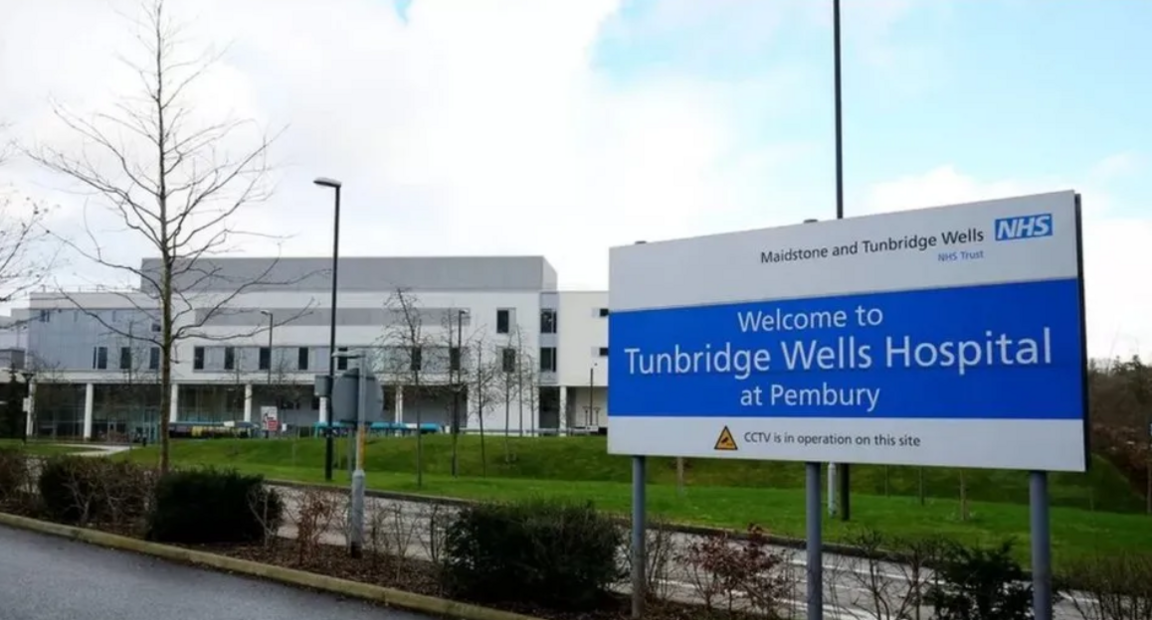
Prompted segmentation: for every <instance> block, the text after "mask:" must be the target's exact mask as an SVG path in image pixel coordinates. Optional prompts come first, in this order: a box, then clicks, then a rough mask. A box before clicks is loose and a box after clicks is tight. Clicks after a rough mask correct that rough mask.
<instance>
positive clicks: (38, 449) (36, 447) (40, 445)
mask: <svg viewBox="0 0 1152 620" xmlns="http://www.w3.org/2000/svg"><path fill="white" fill-rule="evenodd" d="M5 448H6V449H12V450H22V451H24V452H26V453H28V454H31V455H34V456H55V455H57V454H77V453H80V452H92V451H94V449H93V448H86V447H84V446H68V445H59V444H52V443H44V442H41V441H29V442H28V443H27V444H24V442H22V441H20V440H19V439H0V449H5Z"/></svg>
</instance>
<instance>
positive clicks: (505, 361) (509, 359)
mask: <svg viewBox="0 0 1152 620" xmlns="http://www.w3.org/2000/svg"><path fill="white" fill-rule="evenodd" d="M500 361H501V362H502V365H501V366H502V369H503V371H504V372H516V349H513V348H511V347H508V348H505V349H504V351H503V356H502V359H501V360H500Z"/></svg>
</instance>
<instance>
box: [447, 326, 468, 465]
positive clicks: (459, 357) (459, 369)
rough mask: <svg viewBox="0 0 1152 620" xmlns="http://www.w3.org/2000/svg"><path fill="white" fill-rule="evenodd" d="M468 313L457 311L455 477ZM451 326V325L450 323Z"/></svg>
mask: <svg viewBox="0 0 1152 620" xmlns="http://www.w3.org/2000/svg"><path fill="white" fill-rule="evenodd" d="M467 315H468V311H467V310H464V309H463V308H461V309H459V310H457V311H456V382H455V385H454V386H453V387H452V477H453V478H455V477H456V475H457V474H458V473H459V471H458V470H459V452H458V450H457V449H456V446H457V442H459V440H460V390H462V389H464V386H463V382H462V381H461V380H460V377H461V376H462V373H463V372H464V317H465V316H467ZM449 328H451V325H449ZM448 340H449V343H451V340H452V333H451V332H449V333H448ZM448 351H449V354H448V355H449V357H451V355H452V354H451V351H452V349H451V347H449V349H448ZM448 361H449V369H448V370H449V372H451V371H452V368H451V362H452V360H451V359H449V360H448Z"/></svg>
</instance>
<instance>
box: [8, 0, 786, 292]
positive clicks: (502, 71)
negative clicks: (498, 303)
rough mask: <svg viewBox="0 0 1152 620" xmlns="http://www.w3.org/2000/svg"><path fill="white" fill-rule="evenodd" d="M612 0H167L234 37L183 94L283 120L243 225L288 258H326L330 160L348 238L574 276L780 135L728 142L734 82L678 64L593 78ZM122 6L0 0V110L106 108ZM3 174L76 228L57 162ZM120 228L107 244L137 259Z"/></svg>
mask: <svg viewBox="0 0 1152 620" xmlns="http://www.w3.org/2000/svg"><path fill="white" fill-rule="evenodd" d="M617 4H618V2H617V0H579V1H570V0H551V1H546V0H486V1H481V0H469V2H458V1H456V0H419V1H417V2H414V3H413V4H412V5H411V8H410V9H409V12H408V15H407V18H408V23H407V24H404V23H403V22H402V21H401V20H400V19H398V17H397V16H396V15H395V13H394V12H393V10H392V7H391V6H390V3H388V2H381V1H379V0H332V1H330V2H323V3H320V2H312V1H308V2H305V1H304V0H275V1H273V0H247V1H245V2H234V1H225V0H203V1H199V2H198V1H196V0H176V1H171V2H170V5H171V7H172V10H173V12H175V13H178V16H179V17H180V18H188V17H191V18H193V22H192V25H191V29H190V30H189V32H188V38H190V39H193V40H195V41H197V42H200V43H204V42H217V43H228V42H231V47H230V49H229V52H228V54H227V55H226V57H225V58H224V60H223V62H222V63H221V64H219V65H218V66H217V68H216V70H215V71H213V72H212V73H211V74H210V78H209V79H208V80H206V81H205V82H203V83H202V84H201V88H200V89H199V91H198V92H197V97H196V102H197V106H203V107H202V109H201V112H204V113H207V114H222V113H227V112H233V113H234V114H235V115H237V116H247V117H253V118H255V119H257V120H258V121H260V122H261V124H263V125H264V126H266V127H269V128H273V129H274V128H277V127H280V126H283V125H288V131H287V133H286V134H285V135H284V137H283V139H282V141H281V142H280V143H279V144H278V145H277V148H276V149H275V150H274V151H273V154H274V155H275V156H276V158H277V159H278V160H279V161H281V162H282V163H283V167H282V168H281V169H280V170H279V174H278V177H277V181H278V186H279V191H278V193H277V195H276V196H275V197H274V199H273V200H272V201H270V202H269V203H267V204H266V205H262V206H260V207H259V208H258V209H253V210H251V211H249V212H248V213H247V215H246V216H245V218H244V227H246V228H248V229H257V230H260V231H262V232H269V233H275V234H280V235H294V236H293V237H292V238H291V239H290V240H289V241H288V242H287V243H285V244H284V247H283V252H285V253H288V254H311V255H322V254H326V253H328V252H329V248H330V243H331V241H330V232H329V231H330V223H331V220H330V215H329V214H330V210H329V204H330V196H329V195H328V194H327V193H325V192H324V191H322V190H319V189H317V188H315V187H313V186H312V184H311V179H312V178H313V177H315V176H318V175H325V176H335V177H338V178H341V179H342V180H343V181H344V182H345V193H344V198H345V201H344V212H343V214H342V228H343V230H342V233H341V246H342V251H343V252H344V253H345V254H349V255H353V254H360V255H366V254H401V255H403V254H510V253H533V254H537V253H538V254H544V255H546V256H548V257H549V259H550V260H551V261H552V262H553V263H554V264H555V265H556V266H557V269H558V271H559V272H560V276H561V282H562V284H563V285H566V286H575V287H590V286H603V285H604V283H605V281H606V279H607V251H606V250H607V248H608V247H609V246H610V245H614V244H619V243H628V242H631V241H632V240H634V239H637V238H660V237H668V236H680V235H688V234H692V233H693V232H695V231H696V230H698V229H699V227H700V222H701V221H702V219H703V218H704V217H705V216H706V215H707V214H713V213H723V212H731V211H738V210H740V209H743V208H747V207H749V206H750V205H754V204H756V203H757V202H758V201H759V200H761V199H762V197H761V195H759V194H757V193H756V192H755V190H756V188H758V186H759V185H761V184H764V183H765V182H766V181H768V180H770V179H771V177H772V175H773V168H772V166H773V164H774V162H777V161H780V159H781V157H780V155H779V153H780V152H781V150H782V149H784V148H790V147H781V146H780V145H768V146H764V147H763V148H762V149H753V150H751V151H750V150H748V149H747V148H737V143H738V141H739V140H741V138H742V135H741V132H740V127H738V126H737V125H736V124H735V122H734V121H733V120H731V118H730V115H728V114H727V113H726V112H727V111H728V109H729V106H730V105H731V104H732V103H733V102H734V101H736V100H737V99H738V98H739V97H740V95H741V94H742V92H746V91H742V92H735V91H733V90H732V89H730V88H727V89H726V88H716V86H715V85H713V84H707V83H702V82H698V81H695V80H691V79H683V78H677V77H676V76H664V77H661V78H659V79H650V80H647V81H644V82H639V83H630V84H628V85H627V86H626V87H624V86H619V85H613V84H609V83H608V82H607V81H605V80H604V79H603V77H602V76H601V75H600V74H598V73H596V72H595V71H594V70H593V68H592V63H591V62H590V61H591V57H590V55H591V53H592V47H593V45H594V43H595V42H596V39H597V36H598V34H599V33H600V31H601V28H602V26H603V24H604V23H605V21H606V20H607V19H608V18H610V17H611V16H612V15H613V14H614V13H615V11H616V10H617V8H618V7H617ZM135 6H136V2H135V0H105V1H103V2H94V1H93V2H85V3H76V2H72V1H70V0H9V1H8V2H4V3H3V5H2V6H0V40H3V41H4V42H5V45H6V46H7V47H6V48H5V50H4V51H3V52H2V56H0V91H2V92H5V93H6V94H7V93H10V92H16V93H18V94H17V95H16V96H15V97H11V98H9V97H7V96H6V98H5V99H6V100H5V101H4V102H0V118H9V119H11V120H13V121H16V122H17V128H16V130H17V133H18V135H20V136H21V137H24V138H28V137H30V136H34V137H36V138H38V139H41V140H49V141H55V142H57V143H59V140H61V139H64V138H66V134H63V133H61V132H60V129H59V124H58V123H55V122H52V120H53V119H51V115H50V112H49V110H48V108H47V107H46V105H45V102H46V98H47V96H49V95H53V96H54V97H55V98H56V99H58V100H60V101H62V102H65V103H67V104H69V105H70V106H73V107H76V108H78V109H85V110H96V109H100V110H108V109H109V106H110V105H111V104H112V103H114V102H115V101H116V100H117V97H118V96H119V95H120V94H122V93H124V92H130V91H131V88H130V85H131V83H132V80H133V79H134V76H132V75H131V74H130V73H128V72H125V71H124V70H123V67H121V66H120V65H119V64H118V63H117V61H116V59H115V56H114V55H115V54H116V53H128V52H130V51H131V49H132V48H131V44H132V40H131V38H130V36H129V34H130V31H129V30H127V29H126V24H125V22H124V20H123V19H122V18H121V17H119V16H117V15H116V13H115V12H114V10H113V9H116V10H120V11H123V12H128V13H131V12H132V11H133V10H134V8H135ZM48 26H51V27H50V28H49V27H48ZM46 32H50V33H51V35H50V36H47V35H46V34H45V33H46ZM759 90H760V91H761V92H763V90H764V89H763V87H760V88H759ZM796 149H797V152H802V150H803V147H802V145H801V146H797V147H796ZM732 161H736V162H738V164H737V165H731V164H730V162H732ZM748 162H752V163H751V164H749V163H748ZM4 173H5V174H7V175H9V176H10V177H11V179H10V180H12V182H13V183H16V184H17V185H20V186H22V187H24V188H26V191H36V192H39V195H40V196H43V197H47V198H48V199H50V200H52V201H55V202H62V203H64V204H65V205H66V206H69V208H66V209H64V210H62V213H65V214H68V215H70V216H71V218H72V220H71V221H70V222H64V223H61V225H65V224H67V225H71V226H72V227H73V228H75V226H76V224H77V222H78V220H77V217H78V215H77V214H78V212H79V211H80V205H81V204H82V202H81V201H80V200H78V199H77V198H76V197H75V196H68V195H63V194H60V193H58V192H56V191H54V190H58V189H60V188H61V187H62V184H61V180H60V179H59V178H53V177H49V176H46V175H44V174H43V173H41V172H39V171H36V170H34V169H33V168H31V167H29V166H28V165H26V164H20V165H15V166H10V167H9V168H8V169H6V170H5V172H4ZM781 186H782V187H783V185H781ZM28 188H30V189H28ZM93 212H94V210H93V209H89V213H93ZM104 228H107V226H105V227H104ZM104 234H112V233H104ZM123 239H124V241H125V242H123V243H117V244H116V246H117V249H118V250H119V251H120V253H121V254H122V255H123V256H124V257H128V256H132V255H133V254H134V253H136V254H140V253H147V248H145V247H141V246H140V245H139V244H134V243H131V239H130V238H129V237H123ZM273 251H275V250H274V248H273V247H271V245H270V244H266V243H265V244H260V243H254V244H251V245H249V246H246V247H245V253H248V254H253V253H269V252H273Z"/></svg>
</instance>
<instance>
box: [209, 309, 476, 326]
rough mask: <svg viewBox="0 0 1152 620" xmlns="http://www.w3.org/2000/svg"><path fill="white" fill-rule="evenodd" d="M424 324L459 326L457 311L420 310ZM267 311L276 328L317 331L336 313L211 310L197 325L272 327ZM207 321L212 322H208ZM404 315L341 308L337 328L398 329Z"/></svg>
mask: <svg viewBox="0 0 1152 620" xmlns="http://www.w3.org/2000/svg"><path fill="white" fill-rule="evenodd" d="M416 310H417V311H418V315H417V316H418V318H419V320H420V324H421V325H423V326H426V327H434V326H440V325H448V324H449V321H450V324H451V325H453V326H455V325H456V322H457V318H456V316H457V315H456V313H457V312H458V309H454V308H417V309H416ZM263 311H267V312H271V313H272V320H273V321H274V323H275V324H276V326H281V325H290V326H292V327H298V326H299V327H317V326H324V325H330V324H331V321H332V311H331V310H329V309H328V308H315V309H311V310H304V311H302V310H301V309H300V308H264V309H260V310H257V309H242V310H241V309H237V310H228V311H226V312H216V313H214V314H213V315H212V316H211V317H208V316H207V315H208V312H209V311H208V310H197V311H196V321H197V323H200V324H202V325H205V326H213V327H259V326H261V325H267V324H268V317H267V316H265V315H264V314H263ZM205 318H207V319H208V320H207V321H205ZM404 318H405V317H404V313H403V312H402V311H399V310H392V309H385V308H337V309H336V324H337V325H344V326H363V325H396V324H403V323H404ZM463 324H464V325H465V326H467V325H469V324H471V317H470V314H465V315H464V321H463Z"/></svg>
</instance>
